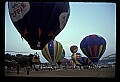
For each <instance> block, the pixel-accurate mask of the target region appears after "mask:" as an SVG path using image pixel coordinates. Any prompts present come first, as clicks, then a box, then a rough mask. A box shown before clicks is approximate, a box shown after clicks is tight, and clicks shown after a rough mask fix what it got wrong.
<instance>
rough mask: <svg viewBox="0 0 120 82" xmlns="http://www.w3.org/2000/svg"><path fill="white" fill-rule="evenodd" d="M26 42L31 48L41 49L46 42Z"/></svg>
mask: <svg viewBox="0 0 120 82" xmlns="http://www.w3.org/2000/svg"><path fill="white" fill-rule="evenodd" d="M28 44H29V45H30V48H31V49H33V50H42V49H43V48H44V47H45V45H46V43H43V42H40V41H32V42H28Z"/></svg>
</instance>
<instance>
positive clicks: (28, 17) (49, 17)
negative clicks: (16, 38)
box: [8, 2, 70, 50]
mask: <svg viewBox="0 0 120 82" xmlns="http://www.w3.org/2000/svg"><path fill="white" fill-rule="evenodd" d="M8 8H9V14H10V18H11V20H12V23H13V24H14V26H15V28H16V29H17V30H18V32H19V33H20V35H21V37H22V38H24V39H25V40H26V41H27V42H28V44H29V45H30V48H31V49H33V50H42V49H43V48H44V46H45V45H46V44H47V43H48V42H50V41H51V40H54V38H55V37H56V36H57V35H58V34H59V33H60V32H61V31H62V30H63V29H64V27H65V25H66V23H67V21H68V18H69V15H70V7H69V2H8Z"/></svg>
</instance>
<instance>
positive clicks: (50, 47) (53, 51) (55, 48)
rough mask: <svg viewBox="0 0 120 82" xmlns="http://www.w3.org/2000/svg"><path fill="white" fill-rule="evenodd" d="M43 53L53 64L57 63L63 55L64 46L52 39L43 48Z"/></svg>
mask: <svg viewBox="0 0 120 82" xmlns="http://www.w3.org/2000/svg"><path fill="white" fill-rule="evenodd" d="M41 52H42V55H43V56H44V57H45V59H46V60H47V61H48V62H50V63H51V64H56V62H57V61H58V59H59V58H60V57H61V55H62V52H63V46H62V45H61V43H60V42H58V41H55V40H54V41H50V42H49V43H48V44H47V45H46V46H45V47H44V48H43V50H41Z"/></svg>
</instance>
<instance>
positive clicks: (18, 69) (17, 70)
mask: <svg viewBox="0 0 120 82" xmlns="http://www.w3.org/2000/svg"><path fill="white" fill-rule="evenodd" d="M17 74H19V65H18V66H17Z"/></svg>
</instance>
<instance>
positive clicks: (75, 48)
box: [70, 45, 78, 53]
mask: <svg viewBox="0 0 120 82" xmlns="http://www.w3.org/2000/svg"><path fill="white" fill-rule="evenodd" d="M70 51H71V52H72V53H76V52H77V51H78V47H77V46H76V45H72V46H71V47H70Z"/></svg>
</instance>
